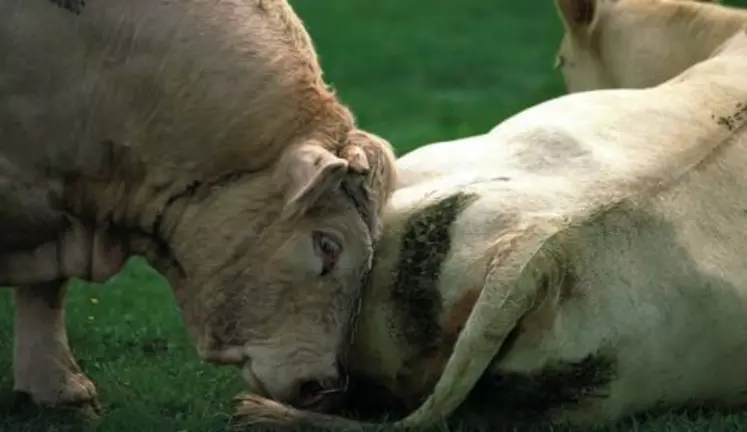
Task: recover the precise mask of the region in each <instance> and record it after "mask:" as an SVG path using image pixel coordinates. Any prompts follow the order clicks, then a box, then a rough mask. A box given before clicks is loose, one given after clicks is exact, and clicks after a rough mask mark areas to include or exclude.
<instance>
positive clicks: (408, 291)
mask: <svg viewBox="0 0 747 432" xmlns="http://www.w3.org/2000/svg"><path fill="white" fill-rule="evenodd" d="M476 199H477V195H474V194H464V193H456V194H454V195H451V196H449V197H447V198H445V199H443V200H440V201H438V202H436V203H434V204H431V205H428V206H426V207H424V208H422V209H420V210H419V211H417V212H415V213H414V214H413V215H412V216H410V218H409V220H408V221H407V224H406V225H405V230H404V233H403V235H402V240H401V244H400V255H399V263H398V265H397V270H396V273H397V278H396V282H395V283H394V286H393V292H392V300H393V302H394V304H395V305H396V308H395V313H396V314H397V317H396V319H395V322H398V323H400V324H403V328H402V333H403V334H402V336H403V338H404V340H405V341H406V342H407V343H408V344H410V345H412V346H417V347H428V346H432V345H433V344H434V343H437V341H438V337H439V334H440V333H441V329H440V325H439V316H440V314H441V295H440V293H439V291H438V289H437V286H436V284H437V282H438V278H439V275H440V272H441V265H442V264H443V262H444V260H445V259H446V257H447V255H448V254H449V251H450V250H451V235H450V228H451V225H452V224H453V223H454V221H455V220H456V219H457V217H458V216H459V214H460V213H461V212H462V211H464V209H465V208H466V207H467V206H469V205H470V204H471V203H473V202H474V201H475V200H476Z"/></svg>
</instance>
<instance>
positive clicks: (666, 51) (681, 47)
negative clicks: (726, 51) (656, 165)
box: [555, 0, 747, 92]
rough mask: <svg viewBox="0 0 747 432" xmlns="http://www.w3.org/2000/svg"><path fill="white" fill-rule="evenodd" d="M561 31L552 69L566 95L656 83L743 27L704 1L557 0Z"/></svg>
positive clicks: (742, 19) (734, 15)
mask: <svg viewBox="0 0 747 432" xmlns="http://www.w3.org/2000/svg"><path fill="white" fill-rule="evenodd" d="M555 6H556V9H557V10H558V14H559V16H560V18H561V21H562V22H563V26H564V28H565V35H564V37H563V40H562V41H561V44H560V49H559V50H558V55H557V59H556V67H557V69H559V70H560V72H561V73H562V74H563V77H564V79H565V83H566V87H567V89H568V91H569V92H577V91H583V90H592V89H601V88H621V87H625V88H643V87H650V86H654V85H657V84H660V83H662V82H664V81H666V80H668V79H670V78H672V77H674V76H676V75H678V74H680V73H681V72H682V71H683V70H685V69H687V68H688V67H690V66H692V65H694V64H695V63H698V62H700V61H703V60H705V59H706V58H708V57H710V56H711V55H712V54H713V52H714V51H716V50H718V49H719V47H720V46H721V45H722V44H723V43H724V41H726V40H727V39H729V38H730V37H731V36H733V35H734V34H735V33H737V32H739V31H741V30H742V29H744V28H745V26H747V11H745V10H744V9H739V8H735V7H729V6H724V5H720V4H718V1H714V0H711V1H708V0H700V1H693V0H555Z"/></svg>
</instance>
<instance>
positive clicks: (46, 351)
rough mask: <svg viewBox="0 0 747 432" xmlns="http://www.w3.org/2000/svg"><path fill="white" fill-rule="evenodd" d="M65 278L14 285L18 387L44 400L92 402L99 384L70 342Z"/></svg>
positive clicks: (53, 403) (76, 403)
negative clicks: (84, 368)
mask: <svg viewBox="0 0 747 432" xmlns="http://www.w3.org/2000/svg"><path fill="white" fill-rule="evenodd" d="M66 293H67V287H66V283H65V281H57V282H48V283H44V284H38V285H29V286H24V287H20V288H15V289H14V296H13V298H14V303H15V346H14V357H13V368H14V375H15V384H14V390H15V391H17V392H22V393H26V394H28V395H29V396H30V397H31V399H32V400H33V401H34V402H35V403H37V404H39V405H44V406H80V407H86V408H90V407H94V406H95V398H96V389H95V387H94V385H93V382H91V380H90V379H89V378H88V377H87V376H85V375H84V374H83V372H82V371H81V369H80V367H79V366H78V364H77V362H76V361H75V358H74V357H73V354H72V352H71V351H70V347H69V345H68V339H67V330H66V327H65V296H66Z"/></svg>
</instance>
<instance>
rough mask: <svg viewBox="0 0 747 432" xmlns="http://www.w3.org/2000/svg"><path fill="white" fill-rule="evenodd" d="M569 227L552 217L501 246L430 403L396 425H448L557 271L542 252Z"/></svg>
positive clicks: (523, 228) (520, 229) (515, 234)
mask: <svg viewBox="0 0 747 432" xmlns="http://www.w3.org/2000/svg"><path fill="white" fill-rule="evenodd" d="M559 222H560V223H559ZM564 225H566V224H565V223H562V222H561V221H557V220H548V219H546V218H541V219H540V220H539V221H537V220H533V221H528V222H526V223H525V224H524V225H523V226H520V227H517V229H515V230H513V232H512V233H511V234H509V235H506V236H504V237H503V238H502V239H500V240H499V241H498V242H497V243H496V245H495V253H494V254H493V258H492V260H491V262H490V265H489V270H488V274H487V276H486V281H485V285H484V288H483V290H482V292H481V293H480V296H479V298H478V299H477V302H476V303H475V306H474V308H473V310H472V313H471V314H470V316H469V318H468V319H467V322H466V323H465V325H464V328H463V330H462V331H461V333H460V335H459V338H458V339H457V342H456V344H455V346H454V350H453V353H452V355H451V357H450V358H449V361H448V362H447V364H446V367H445V368H444V371H443V374H442V375H441V377H440V378H439V380H438V382H437V383H436V386H435V387H434V389H433V392H431V394H430V395H429V396H428V398H427V399H426V400H425V402H423V404H422V405H420V407H418V409H417V410H415V411H414V412H412V413H411V414H410V415H409V416H407V417H405V418H404V419H402V420H400V421H399V422H397V423H396V424H395V426H398V427H403V428H410V427H422V426H427V425H431V424H434V423H436V422H439V421H442V420H443V419H444V418H446V417H447V416H449V415H450V414H451V413H452V412H453V411H454V410H455V409H456V408H457V407H458V406H459V405H460V404H461V403H462V401H464V400H465V399H466V397H467V395H468V394H469V392H470V391H471V390H472V388H473V387H474V385H475V384H476V383H477V381H478V380H479V379H480V377H481V376H482V375H483V373H484V372H485V371H486V370H487V368H488V367H489V366H490V363H491V362H492V361H493V359H494V358H495V357H496V355H497V354H498V351H499V349H500V347H501V345H502V344H503V342H504V341H505V339H506V337H507V336H508V335H509V333H510V332H511V331H512V330H513V329H514V327H515V326H516V324H517V322H518V320H519V319H520V318H521V317H522V316H523V315H524V314H525V313H526V312H527V311H528V310H529V308H531V306H532V303H533V301H534V297H535V294H536V292H537V287H538V285H539V284H540V283H541V282H540V279H542V278H543V277H546V276H547V274H548V271H549V272H552V271H553V270H552V269H550V268H547V267H548V265H549V266H552V262H554V261H555V260H553V259H549V260H548V259H545V258H549V257H548V256H546V254H545V253H544V252H545V251H544V250H543V251H542V252H543V253H539V252H540V251H541V249H543V246H549V245H547V244H546V243H547V242H548V240H549V239H550V238H552V237H554V235H555V234H556V233H557V232H558V231H559V230H560V229H561V228H562V226H564ZM545 249H547V248H545ZM547 252H549V253H550V254H553V251H547Z"/></svg>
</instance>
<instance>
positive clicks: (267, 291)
mask: <svg viewBox="0 0 747 432" xmlns="http://www.w3.org/2000/svg"><path fill="white" fill-rule="evenodd" d="M338 154H339V156H338V155H336V154H333V153H332V152H330V151H328V150H326V149H324V148H323V147H322V146H320V145H313V144H305V145H301V146H297V147H294V148H292V149H290V150H288V151H287V152H286V154H285V155H284V156H283V157H282V158H281V159H280V160H279V162H278V163H277V164H276V165H275V166H274V168H273V169H272V170H268V171H267V172H260V173H252V174H249V175H244V176H242V175H240V174H237V175H236V176H233V177H228V178H224V179H222V180H221V181H218V182H215V183H212V184H202V185H199V186H196V187H194V188H192V190H190V192H189V194H188V196H186V195H185V196H183V197H182V198H176V199H172V200H171V201H172V203H171V205H170V206H169V207H168V209H167V210H166V212H164V213H163V216H162V217H161V222H160V225H161V226H160V228H159V231H160V232H161V235H162V236H163V238H164V240H165V243H167V244H168V245H169V247H170V248H171V251H170V253H169V255H170V256H172V257H173V262H171V263H170V264H162V266H164V265H166V266H170V267H171V270H170V271H167V272H165V273H166V274H168V275H169V279H170V282H171V285H172V286H173V287H174V289H175V294H176V297H177V300H178V302H179V304H180V306H181V308H182V312H183V314H184V318H185V321H186V322H187V324H188V328H189V330H190V333H191V335H192V337H193V338H194V339H195V340H196V343H197V345H198V350H199V351H200V354H201V356H202V357H203V358H204V359H206V360H208V361H211V362H215V363H221V364H235V365H238V366H241V367H242V369H243V375H244V377H245V379H246V380H247V382H248V383H249V385H250V387H251V388H252V390H253V391H255V392H256V393H259V394H261V395H265V396H268V397H271V398H273V399H276V400H280V401H284V402H289V403H291V404H293V405H295V406H299V407H304V408H312V409H323V408H324V407H325V406H326V405H327V404H328V403H329V401H330V400H334V398H330V397H328V396H334V395H335V393H337V392H338V391H339V390H340V389H341V388H342V387H343V386H344V377H343V374H342V373H341V364H342V363H344V356H345V354H346V349H347V346H348V343H347V341H348V337H349V336H350V334H351V332H352V331H353V330H354V329H353V326H354V321H355V316H356V313H357V307H358V302H359V299H360V290H361V286H362V284H363V280H364V278H365V276H366V273H367V272H368V270H369V269H370V266H371V258H372V254H373V243H374V241H375V240H376V237H377V236H378V231H379V229H378V216H379V214H380V213H381V211H382V207H383V205H384V203H385V202H386V201H387V200H388V198H389V196H390V193H391V189H392V188H393V185H394V174H395V172H394V162H393V159H394V155H393V153H392V151H391V149H390V147H389V144H388V143H386V142H385V141H383V140H381V139H379V138H378V137H375V136H373V135H370V134H367V133H363V132H359V131H356V132H353V133H351V134H350V135H349V139H348V144H347V146H345V147H344V148H342V149H341V150H340V151H339V152H338ZM179 201H183V202H181V203H180V202H179Z"/></svg>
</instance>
